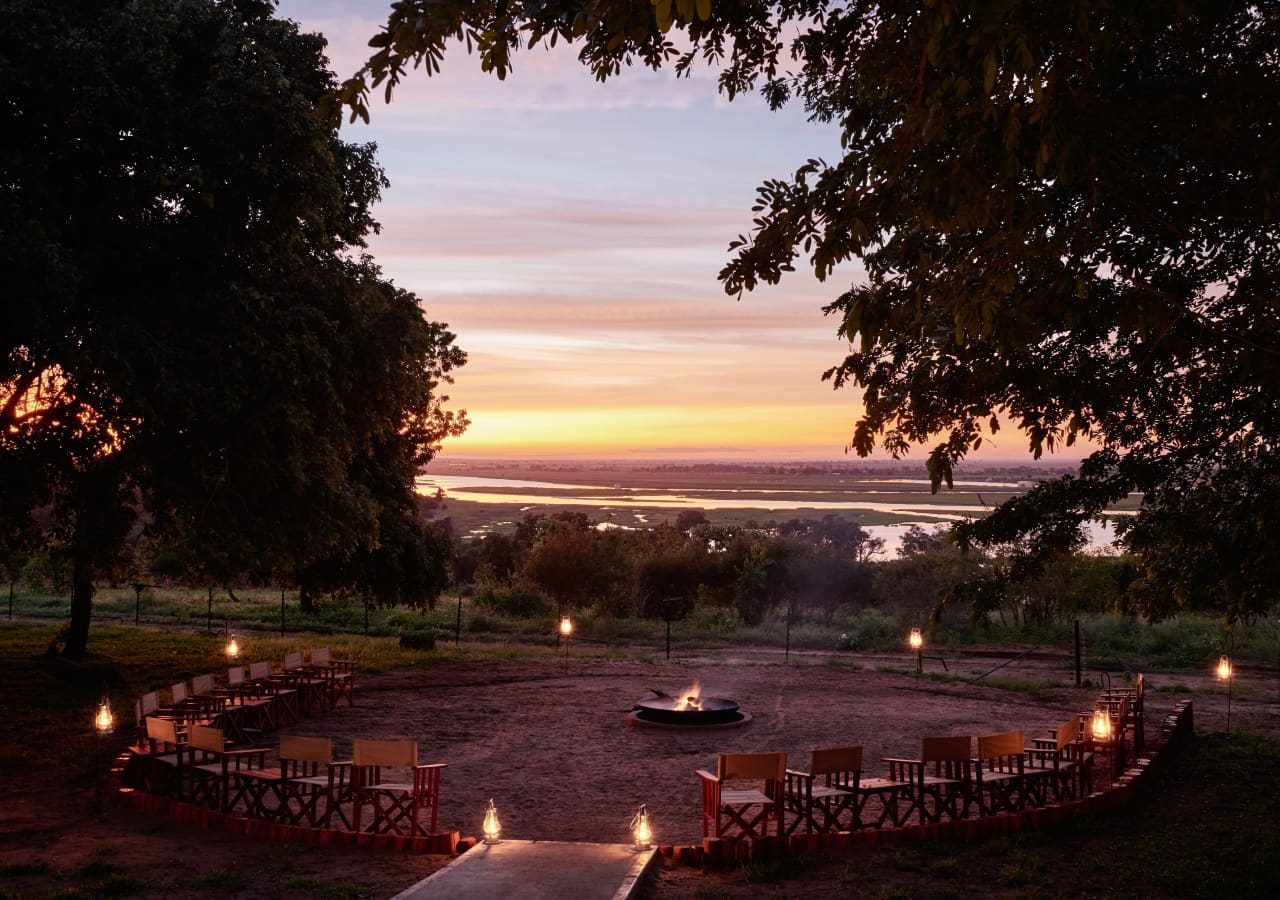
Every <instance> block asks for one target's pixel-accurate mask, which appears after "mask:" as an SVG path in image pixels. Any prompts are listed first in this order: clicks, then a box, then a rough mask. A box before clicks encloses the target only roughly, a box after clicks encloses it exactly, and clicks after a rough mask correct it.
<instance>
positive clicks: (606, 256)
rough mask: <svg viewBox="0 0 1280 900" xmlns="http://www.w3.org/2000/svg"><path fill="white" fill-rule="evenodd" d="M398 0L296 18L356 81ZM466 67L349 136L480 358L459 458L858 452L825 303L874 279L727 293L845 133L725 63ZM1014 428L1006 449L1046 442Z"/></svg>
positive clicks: (301, 11)
mask: <svg viewBox="0 0 1280 900" xmlns="http://www.w3.org/2000/svg"><path fill="white" fill-rule="evenodd" d="M388 5H389V4H388V0H358V2H337V0H334V2H325V0H284V2H281V3H280V13H281V15H283V16H287V17H289V18H292V19H294V20H296V21H298V22H299V23H300V24H301V25H302V26H303V27H304V29H305V30H309V31H319V32H322V33H323V34H324V35H325V36H326V37H327V38H328V40H329V56H330V60H331V63H332V65H333V67H334V70H335V71H336V72H337V73H338V75H339V76H340V77H343V78H345V77H347V76H348V75H350V74H352V73H353V72H354V71H355V70H356V69H358V68H359V67H360V65H361V64H362V63H363V61H364V60H365V58H366V57H367V55H368V52H369V51H368V48H367V46H366V43H367V41H368V38H369V37H370V36H371V35H372V34H374V33H375V32H376V30H377V28H378V25H379V23H380V22H381V21H382V20H383V19H384V18H385V12H386V9H387V8H388ZM443 70H444V71H443V73H442V74H441V75H439V76H433V77H431V78H427V77H426V76H425V75H424V74H423V73H422V72H420V71H419V72H417V73H415V74H414V75H413V76H411V77H410V78H409V80H408V81H407V83H405V84H403V85H402V86H401V87H400V88H398V89H397V93H396V95H395V99H394V101H393V102H392V103H391V105H389V106H387V105H384V104H383V103H382V102H381V97H380V94H379V95H378V96H377V100H376V102H374V103H372V104H371V112H372V119H373V121H372V124H371V125H370V126H364V125H362V124H357V125H348V126H346V127H344V131H343V135H344V137H345V138H346V139H347V140H351V141H376V142H377V144H378V146H379V154H378V156H379V160H380V162H381V164H382V165H383V167H384V168H385V169H386V173H387V176H388V177H389V178H390V180H391V188H390V190H388V191H387V192H386V193H385V195H384V199H383V202H382V205H381V207H380V208H379V209H378V211H377V213H378V218H379V220H380V221H381V222H382V225H383V233H382V235H381V236H379V237H376V238H375V239H374V240H373V242H372V244H371V250H372V252H373V254H374V256H375V257H376V259H377V261H378V262H379V263H380V264H381V266H382V267H383V269H384V271H385V272H386V273H387V274H388V275H389V276H390V277H391V278H393V279H394V280H395V281H396V282H397V283H398V284H399V285H401V286H402V287H405V288H407V289H409V290H412V291H413V292H414V293H416V294H417V295H418V296H419V297H421V298H422V301H423V305H424V307H425V309H426V311H427V314H428V316H429V317H430V318H432V319H435V320H438V321H444V322H447V323H448V324H449V325H450V327H451V328H452V330H453V331H454V332H455V333H456V334H457V335H458V343H459V344H460V345H461V346H462V347H463V348H464V349H465V350H466V351H467V352H468V354H469V355H470V361H469V362H468V364H467V366H466V367H465V368H464V369H463V370H462V371H461V372H460V373H458V377H457V384H456V385H454V387H453V390H452V391H451V396H452V398H453V402H452V403H451V405H452V406H454V407H465V408H466V409H467V411H468V413H469V415H470V417H471V419H472V425H471V428H470V429H469V431H468V433H467V434H466V435H465V436H464V437H462V438H461V439H456V440H452V441H450V442H448V443H447V445H446V448H445V455H446V456H450V457H462V456H497V455H502V456H522V457H535V456H541V457H575V456H606V457H614V458H652V457H705V456H715V457H735V458H770V459H776V458H800V457H806V458H814V457H818V458H832V459H834V458H839V457H841V456H843V453H844V447H845V445H846V444H847V442H848V437H849V434H850V432H851V426H852V423H853V421H854V419H855V417H856V415H857V413H858V403H857V393H856V392H855V391H852V390H848V389H846V390H844V391H841V392H835V391H833V390H832V389H831V387H830V386H829V385H828V384H825V383H823V382H822V381H821V373H822V372H823V371H824V370H825V369H826V368H828V367H830V366H831V365H833V364H835V363H837V362H838V361H839V360H841V359H842V358H843V356H844V353H845V351H846V345H845V343H844V342H843V341H841V340H840V339H838V338H837V337H836V335H835V327H836V322H835V321H834V320H833V319H828V318H826V317H824V316H823V315H822V312H821V307H822V305H823V304H824V303H826V302H829V301H830V300H831V299H832V298H834V297H835V296H836V295H838V294H839V293H840V292H841V291H842V290H844V289H845V288H846V287H847V286H848V284H849V283H850V282H851V281H852V280H853V279H855V278H857V277H858V276H859V271H858V269H857V268H856V267H854V266H849V267H847V268H846V269H845V270H843V271H840V272H837V274H836V276H835V277H834V279H832V280H829V281H828V282H827V283H826V284H825V285H823V284H819V283H818V282H817V281H816V280H815V279H814V278H813V276H812V275H811V274H810V273H809V272H807V271H805V270H804V269H803V268H801V269H800V270H799V271H797V272H796V273H794V274H793V275H792V276H791V277H789V278H788V279H785V280H784V281H783V283H782V284H781V285H779V286H777V287H773V288H770V287H763V288H759V289H757V290H756V291H755V292H754V293H752V294H747V295H744V297H743V299H742V300H741V301H738V300H735V299H734V298H732V297H729V296H727V295H726V294H725V293H724V292H723V290H722V289H721V287H720V284H719V282H718V281H717V280H716V273H717V272H718V271H719V269H720V267H721V266H722V265H723V264H724V263H725V261H726V260H727V259H728V254H727V251H726V246H727V244H728V242H729V241H730V240H731V239H732V238H733V237H734V236H735V235H737V234H739V233H741V232H746V231H747V230H748V229H749V228H750V223H751V213H750V207H751V204H752V201H753V199H754V196H755V188H756V186H757V185H758V184H759V183H760V182H761V181H762V180H764V179H766V178H784V177H789V176H790V173H792V172H793V171H794V170H795V168H796V167H797V166H799V165H801V164H802V163H803V162H804V161H805V160H806V159H807V158H809V157H816V156H821V157H824V158H827V159H834V158H836V157H837V156H838V154H839V145H838V139H837V134H836V130H835V129H834V128H832V127H827V126H818V125H814V124H811V123H809V122H807V121H806V119H805V117H804V113H803V110H802V109H801V108H799V107H798V106H797V107H795V108H790V109H787V110H784V111H782V112H780V113H771V112H769V111H768V109H767V108H766V107H765V106H764V104H763V102H762V101H760V100H759V99H758V98H757V97H755V96H749V97H742V98H739V99H737V100H735V101H734V102H733V103H732V104H730V103H728V102H727V101H725V100H724V99H723V98H722V97H720V96H719V95H718V94H717V93H716V88H715V80H714V79H715V74H714V72H710V71H707V70H701V71H698V72H697V73H695V75H694V77H692V78H687V79H676V78H675V77H674V76H673V75H672V74H671V73H670V72H661V73H653V72H650V71H648V70H646V69H632V70H629V71H624V73H623V74H622V76H621V77H620V78H617V79H614V80H611V81H610V82H609V83H607V84H604V85H601V84H598V83H596V82H595V81H594V80H593V79H592V77H591V75H590V73H589V72H588V71H587V70H586V69H584V68H583V67H582V66H581V65H580V64H579V63H578V62H577V61H576V59H575V57H574V54H573V52H572V51H571V50H570V51H569V52H565V48H564V46H563V45H561V46H560V47H558V48H557V49H556V50H555V51H550V52H548V51H546V50H535V51H522V52H520V53H519V54H517V55H516V57H515V71H514V73H513V74H512V75H511V76H509V77H508V78H507V80H506V81H505V82H501V81H498V80H497V79H496V78H494V77H492V76H488V75H484V74H482V73H481V72H480V70H479V62H478V60H477V59H476V58H475V57H469V56H467V54H466V53H465V48H463V47H460V46H459V47H455V48H453V52H452V53H448V54H446V57H445V61H444V65H443ZM375 93H377V92H375ZM1000 437H1001V438H1003V440H1002V441H1001V442H1000V444H999V445H998V446H997V447H996V448H995V453H993V454H991V455H1000V456H1016V455H1019V454H1020V453H1022V452H1023V446H1024V445H1023V443H1022V441H1021V439H1020V438H1018V437H1017V435H1016V434H1013V433H1011V432H1004V433H1002V434H1001V435H1000Z"/></svg>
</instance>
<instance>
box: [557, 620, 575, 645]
mask: <svg viewBox="0 0 1280 900" xmlns="http://www.w3.org/2000/svg"><path fill="white" fill-rule="evenodd" d="M571 634H573V620H572V619H570V618H569V617H568V616H561V617H560V637H562V638H564V639H565V640H566V641H567V640H569V635H571Z"/></svg>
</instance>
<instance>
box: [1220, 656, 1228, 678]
mask: <svg viewBox="0 0 1280 900" xmlns="http://www.w3.org/2000/svg"><path fill="white" fill-rule="evenodd" d="M1218 677H1219V678H1220V679H1222V680H1223V681H1226V680H1227V679H1229V678H1230V677H1231V660H1230V659H1228V658H1227V657H1225V656H1224V657H1222V658H1221V659H1219V660H1218Z"/></svg>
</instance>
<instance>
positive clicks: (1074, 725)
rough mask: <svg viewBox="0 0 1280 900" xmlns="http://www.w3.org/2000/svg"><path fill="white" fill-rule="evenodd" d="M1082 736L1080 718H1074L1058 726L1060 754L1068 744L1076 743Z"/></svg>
mask: <svg viewBox="0 0 1280 900" xmlns="http://www.w3.org/2000/svg"><path fill="white" fill-rule="evenodd" d="M1079 736H1080V717H1079V716H1072V717H1071V718H1070V719H1067V721H1066V722H1064V723H1063V724H1061V725H1059V726H1058V753H1059V754H1061V753H1062V751H1063V750H1065V749H1066V748H1067V745H1068V744H1072V743H1075V740H1076V738H1078V737H1079Z"/></svg>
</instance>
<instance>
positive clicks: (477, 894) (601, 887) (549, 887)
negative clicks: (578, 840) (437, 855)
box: [391, 840, 657, 900]
mask: <svg viewBox="0 0 1280 900" xmlns="http://www.w3.org/2000/svg"><path fill="white" fill-rule="evenodd" d="M656 858H657V851H656V850H649V851H646V852H643V853H636V852H635V851H634V850H632V849H631V846H630V845H629V844H573V843H565V842H562V841H507V840H504V841H502V843H500V844H489V845H486V844H479V845H477V846H475V847H473V848H471V849H470V850H468V851H467V852H466V853H464V854H462V855H461V856H459V857H458V858H457V859H455V860H454V861H453V862H451V863H449V865H447V866H445V867H444V868H443V869H441V870H440V871H438V872H436V873H434V874H432V875H429V876H427V877H426V878H424V879H422V880H421V881H419V882H418V883H417V884H415V885H414V886H413V887H411V888H408V889H407V890H404V891H401V892H400V893H399V894H396V895H395V896H394V897H393V898H391V900H516V898H519V900H567V898H572V900H630V898H633V897H636V896H638V895H639V890H640V886H641V883H642V881H643V879H644V874H645V871H646V870H647V869H648V868H649V867H650V865H651V864H652V863H653V861H654V860H655V859H656Z"/></svg>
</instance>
